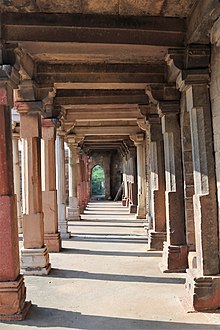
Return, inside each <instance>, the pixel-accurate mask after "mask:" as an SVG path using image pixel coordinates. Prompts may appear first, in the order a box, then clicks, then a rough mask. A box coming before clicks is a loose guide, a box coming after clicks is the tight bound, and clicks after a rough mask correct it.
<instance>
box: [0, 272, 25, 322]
mask: <svg viewBox="0 0 220 330" xmlns="http://www.w3.org/2000/svg"><path fill="white" fill-rule="evenodd" d="M0 299H1V304H0V321H20V320H23V319H25V317H26V315H27V313H28V311H29V309H30V307H31V302H30V301H29V302H26V301H25V299H26V288H25V284H24V276H23V275H19V276H18V278H17V279H16V280H15V281H10V282H0Z"/></svg>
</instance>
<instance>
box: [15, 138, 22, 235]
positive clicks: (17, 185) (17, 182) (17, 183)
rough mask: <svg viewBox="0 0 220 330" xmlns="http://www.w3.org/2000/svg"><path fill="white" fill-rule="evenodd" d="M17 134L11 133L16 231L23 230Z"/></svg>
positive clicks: (20, 231)
mask: <svg viewBox="0 0 220 330" xmlns="http://www.w3.org/2000/svg"><path fill="white" fill-rule="evenodd" d="M19 138H20V136H19V134H18V133H15V132H14V133H13V135H12V150H13V172H14V192H15V195H16V196H17V217H18V233H19V234H21V233H22V232H23V229H22V213H21V175H20V160H19V149H18V141H19Z"/></svg>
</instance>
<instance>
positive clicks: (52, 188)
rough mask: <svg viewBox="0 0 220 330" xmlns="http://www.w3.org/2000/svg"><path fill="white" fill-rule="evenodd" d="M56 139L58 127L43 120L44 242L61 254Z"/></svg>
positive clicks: (50, 248)
mask: <svg viewBox="0 0 220 330" xmlns="http://www.w3.org/2000/svg"><path fill="white" fill-rule="evenodd" d="M55 139H56V127H55V124H54V121H53V120H52V119H43V120H42V140H41V170H42V202H43V203H42V206H43V213H44V242H45V244H46V245H47V247H48V250H49V252H59V251H60V250H61V239H60V233H59V232H58V209H57V191H56V161H55Z"/></svg>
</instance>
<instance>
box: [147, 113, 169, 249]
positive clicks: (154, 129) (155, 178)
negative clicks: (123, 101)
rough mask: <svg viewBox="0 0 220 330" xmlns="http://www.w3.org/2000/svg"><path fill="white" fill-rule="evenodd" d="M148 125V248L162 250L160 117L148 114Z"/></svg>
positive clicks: (163, 224) (163, 199)
mask: <svg viewBox="0 0 220 330" xmlns="http://www.w3.org/2000/svg"><path fill="white" fill-rule="evenodd" d="M148 120H149V125H150V162H151V164H150V183H149V185H150V192H149V197H150V198H149V215H148V216H149V221H150V223H151V224H152V226H151V228H152V229H151V230H150V231H149V241H148V248H149V249H150V250H161V251H162V250H163V243H164V241H166V210H165V171H164V146H163V135H162V129H161V123H160V118H159V116H158V115H149V117H148Z"/></svg>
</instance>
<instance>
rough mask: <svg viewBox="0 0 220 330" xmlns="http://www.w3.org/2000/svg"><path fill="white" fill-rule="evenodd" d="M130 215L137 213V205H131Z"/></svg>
mask: <svg viewBox="0 0 220 330" xmlns="http://www.w3.org/2000/svg"><path fill="white" fill-rule="evenodd" d="M130 213H132V214H133V213H137V205H130Z"/></svg>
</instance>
